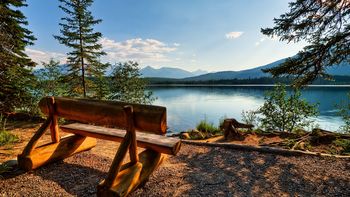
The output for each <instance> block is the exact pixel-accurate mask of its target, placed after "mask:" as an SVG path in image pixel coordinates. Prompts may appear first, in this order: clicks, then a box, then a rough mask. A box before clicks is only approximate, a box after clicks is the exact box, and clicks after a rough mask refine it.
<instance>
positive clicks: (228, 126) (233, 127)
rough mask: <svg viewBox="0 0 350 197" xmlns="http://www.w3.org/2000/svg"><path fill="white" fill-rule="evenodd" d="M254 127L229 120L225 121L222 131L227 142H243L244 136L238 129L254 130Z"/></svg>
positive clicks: (232, 119)
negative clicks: (238, 140) (234, 140)
mask: <svg viewBox="0 0 350 197" xmlns="http://www.w3.org/2000/svg"><path fill="white" fill-rule="evenodd" d="M253 127H254V126H253V125H249V124H244V123H240V122H238V121H237V120H236V119H234V118H229V119H225V120H224V123H223V125H222V126H221V130H223V131H224V137H225V140H231V139H240V140H241V139H242V138H243V134H242V133H241V132H240V131H239V130H238V128H247V129H252V128H253Z"/></svg>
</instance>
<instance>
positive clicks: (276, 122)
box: [257, 84, 318, 132]
mask: <svg viewBox="0 0 350 197" xmlns="http://www.w3.org/2000/svg"><path fill="white" fill-rule="evenodd" d="M300 97H301V93H300V91H299V90H296V89H294V90H293V92H292V93H291V94H290V95H288V94H287V91H286V87H285V85H281V84H280V85H277V86H276V87H275V88H274V89H273V90H272V91H268V92H267V93H266V96H265V103H264V104H263V106H262V107H260V108H259V109H258V110H257V114H260V115H261V118H260V121H261V125H262V127H264V128H265V129H267V130H278V131H289V132H292V131H293V130H294V129H295V128H304V127H307V126H308V125H310V124H311V123H312V122H313V121H312V120H310V119H309V118H310V117H315V116H316V115H317V114H318V112H317V108H316V106H317V105H316V104H314V105H311V104H309V103H308V102H307V101H305V100H303V99H301V98H300Z"/></svg>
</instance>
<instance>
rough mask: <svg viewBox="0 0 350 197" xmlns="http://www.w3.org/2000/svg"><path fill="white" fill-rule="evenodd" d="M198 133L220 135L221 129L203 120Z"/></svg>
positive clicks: (198, 126) (198, 127)
mask: <svg viewBox="0 0 350 197" xmlns="http://www.w3.org/2000/svg"><path fill="white" fill-rule="evenodd" d="M196 128H197V130H198V131H201V132H206V133H211V134H217V133H220V129H218V128H217V127H216V126H214V124H213V123H211V122H208V120H207V119H204V120H201V121H200V122H199V123H198V124H197V126H196Z"/></svg>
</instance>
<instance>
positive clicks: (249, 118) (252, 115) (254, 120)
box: [241, 110, 259, 127]
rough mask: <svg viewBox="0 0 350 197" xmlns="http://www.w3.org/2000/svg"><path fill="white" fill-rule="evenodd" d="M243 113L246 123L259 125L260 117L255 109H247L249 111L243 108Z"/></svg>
mask: <svg viewBox="0 0 350 197" xmlns="http://www.w3.org/2000/svg"><path fill="white" fill-rule="evenodd" d="M241 115H242V121H243V122H244V123H245V124H251V125H254V126H255V127H258V124H259V119H258V116H257V112H256V111H254V110H247V111H245V110H243V111H242V113H241Z"/></svg>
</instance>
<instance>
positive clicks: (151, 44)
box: [99, 37, 177, 63]
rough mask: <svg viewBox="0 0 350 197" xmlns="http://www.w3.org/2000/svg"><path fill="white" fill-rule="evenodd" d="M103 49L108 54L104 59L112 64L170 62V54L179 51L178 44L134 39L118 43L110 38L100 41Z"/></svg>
mask: <svg viewBox="0 0 350 197" xmlns="http://www.w3.org/2000/svg"><path fill="white" fill-rule="evenodd" d="M99 42H100V44H102V49H103V51H105V52H106V53H107V55H106V57H104V58H105V59H106V60H107V61H110V62H119V61H126V60H135V61H139V62H142V63H145V62H146V63H148V62H150V63H151V62H167V61H170V59H169V58H168V56H167V55H168V54H169V53H170V52H173V51H176V50H177V46H176V45H177V44H173V46H169V45H167V44H165V43H163V42H161V41H158V40H155V39H142V38H134V39H129V40H125V41H122V42H117V41H115V40H112V39H109V38H105V37H104V38H102V39H101V40H100V41H99Z"/></svg>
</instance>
